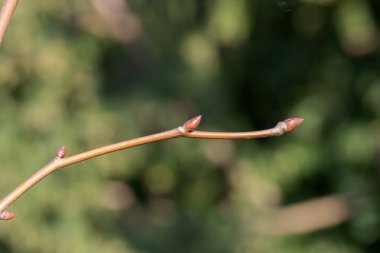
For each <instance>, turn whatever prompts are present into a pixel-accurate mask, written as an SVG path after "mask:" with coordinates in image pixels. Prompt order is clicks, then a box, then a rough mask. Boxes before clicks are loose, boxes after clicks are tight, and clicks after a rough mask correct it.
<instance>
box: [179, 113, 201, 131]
mask: <svg viewBox="0 0 380 253" xmlns="http://www.w3.org/2000/svg"><path fill="white" fill-rule="evenodd" d="M201 119H202V115H199V116H197V117H194V118H192V119H189V120H188V121H186V122H185V123H184V124H183V126H182V127H183V128H184V129H185V130H186V131H187V132H191V131H194V130H195V129H196V128H197V127H198V126H199V123H201Z"/></svg>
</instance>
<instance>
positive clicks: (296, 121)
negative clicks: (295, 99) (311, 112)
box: [283, 118, 303, 132]
mask: <svg viewBox="0 0 380 253" xmlns="http://www.w3.org/2000/svg"><path fill="white" fill-rule="evenodd" d="M302 121H303V118H290V119H286V120H284V121H283V122H284V123H285V128H286V129H285V130H286V132H291V131H293V130H294V129H295V128H296V127H298V126H299V125H300V124H301V123H302Z"/></svg>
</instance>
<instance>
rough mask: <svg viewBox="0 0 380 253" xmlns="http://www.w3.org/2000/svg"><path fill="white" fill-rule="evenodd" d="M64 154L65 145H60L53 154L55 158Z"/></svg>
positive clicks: (62, 156)
mask: <svg viewBox="0 0 380 253" xmlns="http://www.w3.org/2000/svg"><path fill="white" fill-rule="evenodd" d="M65 155H66V148H65V146H62V147H60V148H59V149H58V150H57V153H56V154H55V158H60V159H62V158H64V157H65Z"/></svg>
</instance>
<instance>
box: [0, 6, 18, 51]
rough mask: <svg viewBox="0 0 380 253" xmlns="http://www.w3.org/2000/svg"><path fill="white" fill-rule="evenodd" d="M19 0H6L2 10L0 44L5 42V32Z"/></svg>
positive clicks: (0, 16)
mask: <svg viewBox="0 0 380 253" xmlns="http://www.w3.org/2000/svg"><path fill="white" fill-rule="evenodd" d="M17 3H18V0H4V2H3V6H2V7H1V11H0V44H1V43H2V42H3V39H4V35H5V32H6V31H7V28H8V25H9V22H10V21H11V18H12V15H13V13H14V11H15V9H16V6H17Z"/></svg>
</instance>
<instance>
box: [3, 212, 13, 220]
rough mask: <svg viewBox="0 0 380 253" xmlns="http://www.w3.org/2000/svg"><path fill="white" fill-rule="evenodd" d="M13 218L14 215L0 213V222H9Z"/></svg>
mask: <svg viewBox="0 0 380 253" xmlns="http://www.w3.org/2000/svg"><path fill="white" fill-rule="evenodd" d="M14 217H15V214H14V213H12V212H8V211H6V210H4V211H1V212H0V220H11V219H13V218H14Z"/></svg>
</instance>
